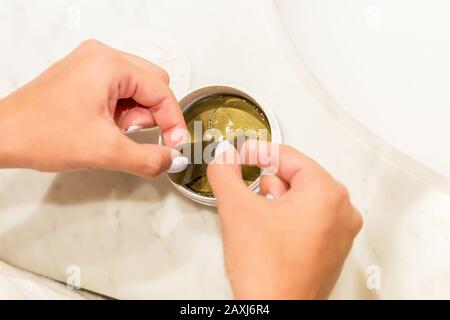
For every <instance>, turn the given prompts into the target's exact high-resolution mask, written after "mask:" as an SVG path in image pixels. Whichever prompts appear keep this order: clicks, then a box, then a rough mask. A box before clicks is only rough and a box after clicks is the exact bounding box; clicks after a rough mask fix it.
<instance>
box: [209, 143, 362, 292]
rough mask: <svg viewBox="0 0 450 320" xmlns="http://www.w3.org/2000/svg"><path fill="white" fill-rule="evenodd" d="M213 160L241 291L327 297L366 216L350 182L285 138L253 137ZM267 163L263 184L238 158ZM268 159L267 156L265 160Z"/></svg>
mask: <svg viewBox="0 0 450 320" xmlns="http://www.w3.org/2000/svg"><path fill="white" fill-rule="evenodd" d="M225 149H226V150H225V152H223V153H222V154H220V155H219V156H218V157H217V158H216V159H215V161H214V162H213V163H212V164H210V165H209V167H208V179H209V181H210V183H211V186H212V188H213V190H214V194H215V196H216V198H217V205H218V210H219V214H220V219H221V223H222V228H223V243H224V251H225V262H226V269H227V273H228V277H229V280H230V282H231V285H232V288H233V291H234V294H235V297H236V298H237V299H325V298H327V297H328V296H329V294H330V292H331V290H332V289H333V287H334V284H335V283H336V281H337V279H338V277H339V274H340V272H341V268H342V265H343V263H344V261H345V258H346V257H347V254H348V253H349V251H350V249H351V246H352V242H353V239H354V237H355V236H356V235H357V233H358V232H359V230H360V229H361V226H362V218H361V215H360V214H359V213H358V211H357V210H356V209H355V208H354V207H353V206H352V204H351V203H350V199H349V194H348V192H347V190H346V188H345V187H344V186H343V185H341V184H340V183H339V182H337V181H336V180H334V179H333V177H332V176H331V175H330V174H329V173H327V172H326V171H325V170H324V169H323V168H322V167H320V166H319V165H318V164H317V163H316V162H315V161H313V160H312V159H310V158H308V157H307V156H305V155H303V154H301V153H300V152H298V151H297V150H295V149H293V148H291V147H288V146H286V145H280V146H276V145H270V144H265V145H264V143H262V142H259V143H257V142H255V141H250V142H248V143H246V144H245V145H244V146H243V148H242V149H241V152H240V155H239V154H237V151H236V149H234V148H233V147H232V146H231V145H228V146H226V147H225ZM249 159H254V160H255V159H256V162H257V163H256V164H258V165H259V166H261V167H265V165H264V164H263V162H264V161H263V159H270V160H271V163H270V164H271V165H272V166H273V165H274V162H275V160H277V164H276V167H277V169H278V171H277V173H276V174H275V175H267V176H264V177H263V178H262V180H261V192H262V194H263V195H265V196H266V197H263V196H260V195H256V194H254V193H253V192H251V191H250V190H249V189H248V187H247V186H246V184H245V183H244V182H243V180H242V176H241V168H240V165H239V163H238V162H239V161H240V160H241V161H243V162H245V163H248V161H249ZM266 165H267V164H266Z"/></svg>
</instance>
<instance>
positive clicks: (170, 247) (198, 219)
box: [0, 0, 450, 299]
mask: <svg viewBox="0 0 450 320" xmlns="http://www.w3.org/2000/svg"><path fill="white" fill-rule="evenodd" d="M311 1H315V2H318V0H311ZM281 2H282V1H281ZM375 2H376V1H375ZM349 3H350V2H349ZM118 22H120V23H118ZM285 23H286V21H285V20H283V17H282V15H281V14H280V1H278V2H277V3H276V4H274V3H272V1H268V0H267V1H265V0H261V1H251V0H247V1H242V0H241V1H238V0H232V1H207V0H195V1H189V2H188V1H181V0H180V1H175V0H169V1H136V0H134V1H129V0H128V1H125V0H123V1H119V0H116V1H106V0H102V1H87V0H72V1H62V0H53V1H51V0H45V1H39V2H37V1H35V2H30V1H25V0H21V1H17V0H8V1H6V0H5V1H4V4H3V9H2V11H1V12H0V30H2V31H0V32H1V34H2V39H3V43H4V44H3V46H2V50H1V51H0V58H1V59H0V94H7V93H8V92H10V91H12V90H14V89H15V88H16V87H17V86H19V85H21V84H23V83H25V82H26V81H28V80H30V79H32V78H33V77H34V76H36V75H37V74H38V73H39V72H41V71H42V70H43V69H45V67H46V66H47V65H48V64H49V63H51V62H53V61H55V60H56V59H58V58H59V57H61V56H63V55H65V54H66V53H67V52H68V51H70V50H71V49H72V48H73V47H74V46H75V45H76V44H77V43H79V42H80V41H81V40H82V39H86V38H91V37H93V38H97V39H99V40H102V41H105V42H107V43H110V44H112V45H115V46H117V47H120V48H122V49H126V50H130V51H134V52H137V53H139V54H141V55H143V56H144V57H147V58H149V59H153V60H156V61H157V62H158V63H161V64H162V65H163V66H165V67H166V68H167V69H168V70H169V73H170V74H171V78H172V80H173V81H172V83H171V85H172V86H173V88H174V90H175V92H176V94H177V96H178V97H180V96H182V95H183V94H184V92H185V91H186V90H188V89H190V88H194V87H198V86H202V85H209V84H212V83H230V84H235V85H240V86H243V87H246V88H248V89H249V90H251V91H253V92H255V93H256V94H257V95H258V96H260V97H262V98H263V99H264V100H265V101H266V103H267V105H269V106H270V107H271V108H272V109H273V111H274V112H275V114H276V116H277V117H278V120H279V122H280V125H281V128H282V131H283V136H284V140H285V142H286V143H289V144H292V145H294V146H295V147H297V148H299V149H301V150H302V151H303V152H305V153H307V154H309V155H311V156H312V157H314V158H316V159H317V160H318V161H319V162H320V163H321V164H322V165H323V166H325V167H326V168H327V169H328V170H330V171H331V172H332V174H333V175H334V176H336V177H337V178H338V179H339V180H341V181H342V182H343V183H345V184H346V185H347V186H348V188H349V190H350V193H351V195H352V199H353V202H354V203H355V205H356V206H357V207H358V208H359V210H360V211H361V212H362V214H363V215H364V218H365V226H364V229H363V231H362V232H361V234H360V235H359V236H358V238H357V240H356V242H355V247H354V249H353V250H352V253H351V256H350V257H349V259H348V261H347V263H346V266H345V268H344V271H343V274H342V276H341V279H340V280H339V283H338V285H337V287H336V288H335V290H334V292H333V295H332V297H333V298H336V299H340V298H374V299H377V298H450V285H449V283H450V255H448V252H449V251H450V232H449V231H450V196H449V195H450V192H449V190H450V189H449V187H448V186H449V184H450V182H449V180H448V179H447V178H446V177H445V176H442V174H440V173H439V172H436V171H435V170H432V169H431V168H430V167H429V166H428V165H427V164H426V163H424V162H423V161H418V160H419V159H416V158H415V157H413V156H411V154H408V153H403V152H402V151H401V150H399V148H398V146H397V145H393V142H392V141H388V140H387V139H384V138H383V137H381V136H379V135H377V134H376V132H374V131H373V130H371V127H370V126H369V125H367V124H366V123H364V122H363V121H362V120H361V119H352V121H347V120H348V115H350V116H351V115H352V113H351V108H348V107H347V106H345V107H347V108H345V109H344V108H343V107H342V106H341V105H340V103H339V104H338V103H337V102H336V101H339V102H342V101H341V100H339V99H336V97H335V96H334V95H333V92H332V90H328V91H327V90H323V87H322V86H321V83H320V80H318V78H317V77H316V76H315V73H314V72H315V69H314V66H311V65H308V63H307V62H305V60H304V59H303V57H301V55H299V51H298V50H297V49H298V48H295V46H294V45H293V44H292V42H290V41H289V39H288V38H287V31H286V30H285V29H284V27H285ZM311 32H313V31H311ZM299 57H300V58H299ZM341 76H342V75H341ZM408 98H409V97H408ZM360 112H363V110H361V111H360ZM368 112H369V111H368ZM446 112H448V111H446ZM395 115H396V113H395V112H393V113H392V116H395ZM445 115H448V114H444V116H445ZM397 121H398V122H399V123H403V121H404V119H403V118H401V117H399V118H398V119H397ZM429 126H430V127H431V126H432V124H429ZM156 137H157V132H154V131H152V132H141V133H138V134H136V135H135V136H134V138H135V139H136V140H138V141H155V139H156ZM442 152H444V153H445V152H448V150H442ZM440 155H441V154H438V155H436V156H440ZM447 155H448V154H447V153H445V154H442V157H444V156H447ZM0 259H1V260H3V261H5V262H7V263H9V264H11V265H14V266H16V267H18V268H21V269H24V270H28V271H32V272H33V273H35V274H39V275H42V276H45V277H48V278H51V279H55V280H58V281H61V282H66V281H68V280H70V278H71V270H73V267H75V268H78V270H79V271H80V272H79V280H80V284H81V287H82V288H85V289H87V290H90V291H93V292H97V293H100V294H103V295H106V296H110V297H114V298H123V299H126V298H200V299H211V298H229V297H231V290H230V287H229V283H228V281H227V279H226V277H225V273H224V265H223V253H222V248H221V239H220V225H219V223H218V220H217V216H216V213H215V210H214V209H212V208H206V207H204V206H201V205H197V204H194V203H192V202H191V201H189V200H188V199H185V198H183V197H182V196H181V195H179V194H178V193H176V191H175V190H174V189H173V187H172V186H171V185H170V183H169V182H168V181H167V180H166V178H165V177H159V178H157V179H154V180H145V179H142V178H137V177H133V176H130V175H127V174H120V173H112V172H105V171H93V172H79V173H62V174H44V173H38V172H33V171H28V170H2V171H0Z"/></svg>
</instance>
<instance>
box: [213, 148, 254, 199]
mask: <svg viewBox="0 0 450 320" xmlns="http://www.w3.org/2000/svg"><path fill="white" fill-rule="evenodd" d="M207 174H208V181H209V183H210V185H211V188H212V189H213V192H214V196H215V197H216V199H217V206H218V207H219V208H221V207H229V206H231V205H233V204H236V203H241V200H243V198H245V197H248V196H249V194H251V191H250V190H249V189H248V187H247V185H246V184H245V182H244V181H243V180H242V172H241V165H240V156H239V153H238V152H237V150H236V149H235V148H234V146H233V145H232V144H231V143H229V142H228V141H227V140H225V141H223V142H221V143H220V144H219V145H218V146H217V147H216V151H215V159H214V161H213V162H211V163H210V164H209V166H208V171H207Z"/></svg>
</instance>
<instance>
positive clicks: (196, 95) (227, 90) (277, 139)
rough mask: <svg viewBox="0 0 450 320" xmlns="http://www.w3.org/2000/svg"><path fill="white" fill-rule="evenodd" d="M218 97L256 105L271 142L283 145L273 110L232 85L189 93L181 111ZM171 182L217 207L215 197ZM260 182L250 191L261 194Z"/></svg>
mask: <svg viewBox="0 0 450 320" xmlns="http://www.w3.org/2000/svg"><path fill="white" fill-rule="evenodd" d="M217 95H235V96H238V97H241V98H244V99H246V100H248V101H251V102H252V103H254V104H255V105H256V106H257V107H258V108H259V109H260V110H261V111H263V112H264V113H265V115H266V117H267V120H268V122H269V125H270V131H271V137H272V140H271V142H272V143H282V136H281V130H280V126H279V124H278V121H277V119H276V117H275V115H274V114H273V112H272V110H271V109H270V108H269V107H268V106H267V105H266V104H265V103H264V102H263V101H262V100H261V99H260V98H259V97H257V96H256V95H255V94H253V93H251V92H250V91H248V90H246V89H243V88H240V87H236V86H231V85H212V86H208V87H202V88H198V89H194V90H192V91H191V92H190V93H188V94H187V95H186V96H185V97H184V98H183V99H181V101H180V107H181V110H182V111H183V113H185V112H186V111H188V110H190V108H191V107H192V106H193V105H194V104H195V103H197V102H198V101H200V100H203V99H205V98H208V97H211V96H217ZM168 179H169V180H170V178H168ZM170 182H171V183H172V184H173V185H174V187H175V188H176V189H177V190H178V191H179V192H181V193H182V194H183V195H184V196H186V197H187V198H189V199H191V200H193V201H195V202H198V203H201V204H204V205H207V206H216V199H215V198H214V197H208V196H204V195H201V194H198V193H196V192H194V191H193V190H191V189H189V188H188V187H185V186H182V185H178V184H176V183H174V182H173V181H172V180H170ZM259 182H260V178H258V179H256V180H255V181H254V182H253V183H252V184H251V185H250V186H249V189H250V190H252V191H254V192H259Z"/></svg>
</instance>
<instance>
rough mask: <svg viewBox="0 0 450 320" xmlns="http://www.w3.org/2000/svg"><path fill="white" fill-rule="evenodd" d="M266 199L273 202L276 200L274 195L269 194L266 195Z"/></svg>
mask: <svg viewBox="0 0 450 320" xmlns="http://www.w3.org/2000/svg"><path fill="white" fill-rule="evenodd" d="M266 199H267V200H273V199H275V197H274V196H273V195H272V194H270V193H268V194H266Z"/></svg>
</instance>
